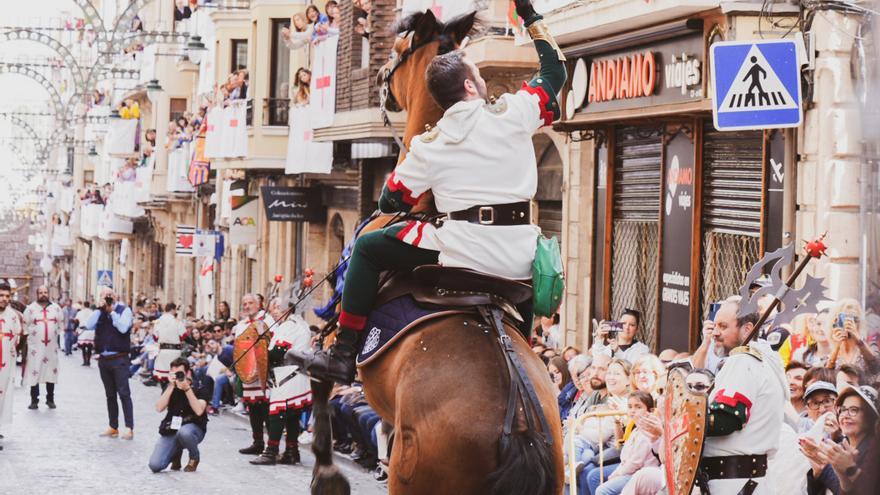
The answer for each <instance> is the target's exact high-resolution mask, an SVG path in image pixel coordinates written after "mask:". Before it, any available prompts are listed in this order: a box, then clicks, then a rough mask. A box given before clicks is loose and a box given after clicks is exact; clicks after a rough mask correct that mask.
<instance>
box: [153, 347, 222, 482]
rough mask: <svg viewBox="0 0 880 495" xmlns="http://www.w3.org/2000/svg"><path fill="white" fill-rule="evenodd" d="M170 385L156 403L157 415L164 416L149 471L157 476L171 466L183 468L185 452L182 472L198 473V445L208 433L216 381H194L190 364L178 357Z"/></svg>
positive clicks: (197, 379) (196, 378) (207, 379)
mask: <svg viewBox="0 0 880 495" xmlns="http://www.w3.org/2000/svg"><path fill="white" fill-rule="evenodd" d="M170 376H171V380H172V381H171V383H170V384H169V386H168V387H166V388H165V391H164V392H162V395H161V396H160V397H159V401H158V402H156V411H157V412H162V411H167V412H166V413H165V418H164V419H163V420H162V422H161V423H160V424H159V435H160V436H159V441H158V442H156V447H155V448H154V449H153V455H152V456H150V463H149V466H150V470H151V471H153V472H154V473H158V472H160V471H162V470H163V469H165V468H166V467H168V466H169V465H170V466H171V470H172V471H178V470H180V467H181V463H180V461H181V455H182V454H183V450H184V449H186V450H187V451H188V452H189V462H187V464H186V467H185V468H184V469H183V470H184V471H185V472H187V473H192V472H195V470H196V469H197V468H198V466H199V460H200V457H199V444H200V443H202V440H204V439H205V433H206V432H207V430H208V414H207V412H208V401H209V400H211V395H212V394H213V393H214V380H212V379H211V377H209V376H207V375H199V376H197V377H193V373H192V368H191V367H190V364H189V361H187V359H186V358H184V357H179V358H177V359H175V360H174V361H172V362H171V373H170Z"/></svg>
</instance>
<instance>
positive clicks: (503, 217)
mask: <svg viewBox="0 0 880 495" xmlns="http://www.w3.org/2000/svg"><path fill="white" fill-rule="evenodd" d="M446 217H447V218H448V219H449V220H460V221H464V222H469V223H474V224H477V225H502V226H504V225H528V224H530V223H531V222H532V215H531V204H530V203H529V202H528V201H521V202H519V203H507V204H503V205H484V206H472V207H470V208H468V209H466V210H459V211H453V212H449V213H447V214H446Z"/></svg>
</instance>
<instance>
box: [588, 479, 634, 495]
mask: <svg viewBox="0 0 880 495" xmlns="http://www.w3.org/2000/svg"><path fill="white" fill-rule="evenodd" d="M630 478H632V476H617V477H616V478H613V479H610V480H605V483H602V484H601V485H599V488H597V489H596V495H620V492H622V491H623V487H625V486H626V484H627V482H629V479H630Z"/></svg>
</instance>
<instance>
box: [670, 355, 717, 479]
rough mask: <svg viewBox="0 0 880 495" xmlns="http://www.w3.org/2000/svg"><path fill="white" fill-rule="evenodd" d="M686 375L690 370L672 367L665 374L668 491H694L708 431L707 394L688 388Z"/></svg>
mask: <svg viewBox="0 0 880 495" xmlns="http://www.w3.org/2000/svg"><path fill="white" fill-rule="evenodd" d="M687 375H688V372H687V371H685V370H683V369H681V368H673V369H672V370H670V371H669V375H668V376H667V378H666V397H665V402H664V407H663V409H664V413H665V416H664V417H665V420H664V422H663V443H664V445H663V446H664V450H665V457H666V458H665V459H664V462H663V466H664V469H665V471H666V473H665V474H666V486H667V493H668V494H669V495H689V494H690V493H691V489H692V488H693V486H694V480H695V479H696V475H697V467H698V466H699V464H700V455H701V454H702V452H703V439H704V438H705V434H706V417H707V410H708V409H707V401H708V398H707V396H706V394H705V393H699V392H693V391H692V390H690V389H689V388H688V386H687V383H686V382H687Z"/></svg>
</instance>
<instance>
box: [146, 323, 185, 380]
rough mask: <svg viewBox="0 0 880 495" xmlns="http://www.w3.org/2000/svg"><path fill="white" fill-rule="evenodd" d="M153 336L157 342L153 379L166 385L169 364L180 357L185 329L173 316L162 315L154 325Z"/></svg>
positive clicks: (169, 373)
mask: <svg viewBox="0 0 880 495" xmlns="http://www.w3.org/2000/svg"><path fill="white" fill-rule="evenodd" d="M154 328H155V330H154V334H155V335H156V339H157V340H158V341H159V354H158V355H157V356H156V361H155V362H154V363H153V379H154V380H156V381H157V382H160V383H168V379H169V376H170V375H171V371H170V370H171V362H172V361H174V360H175V359H176V358H179V357H180V356H181V352H182V349H183V336H184V334H185V333H186V327H184V326H183V323H181V322H180V321H179V320H178V319H177V318H176V317H175V316H174V315H173V314H171V313H163V314H162V316H160V317H159V319H158V320H156V322H155V323H154Z"/></svg>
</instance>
